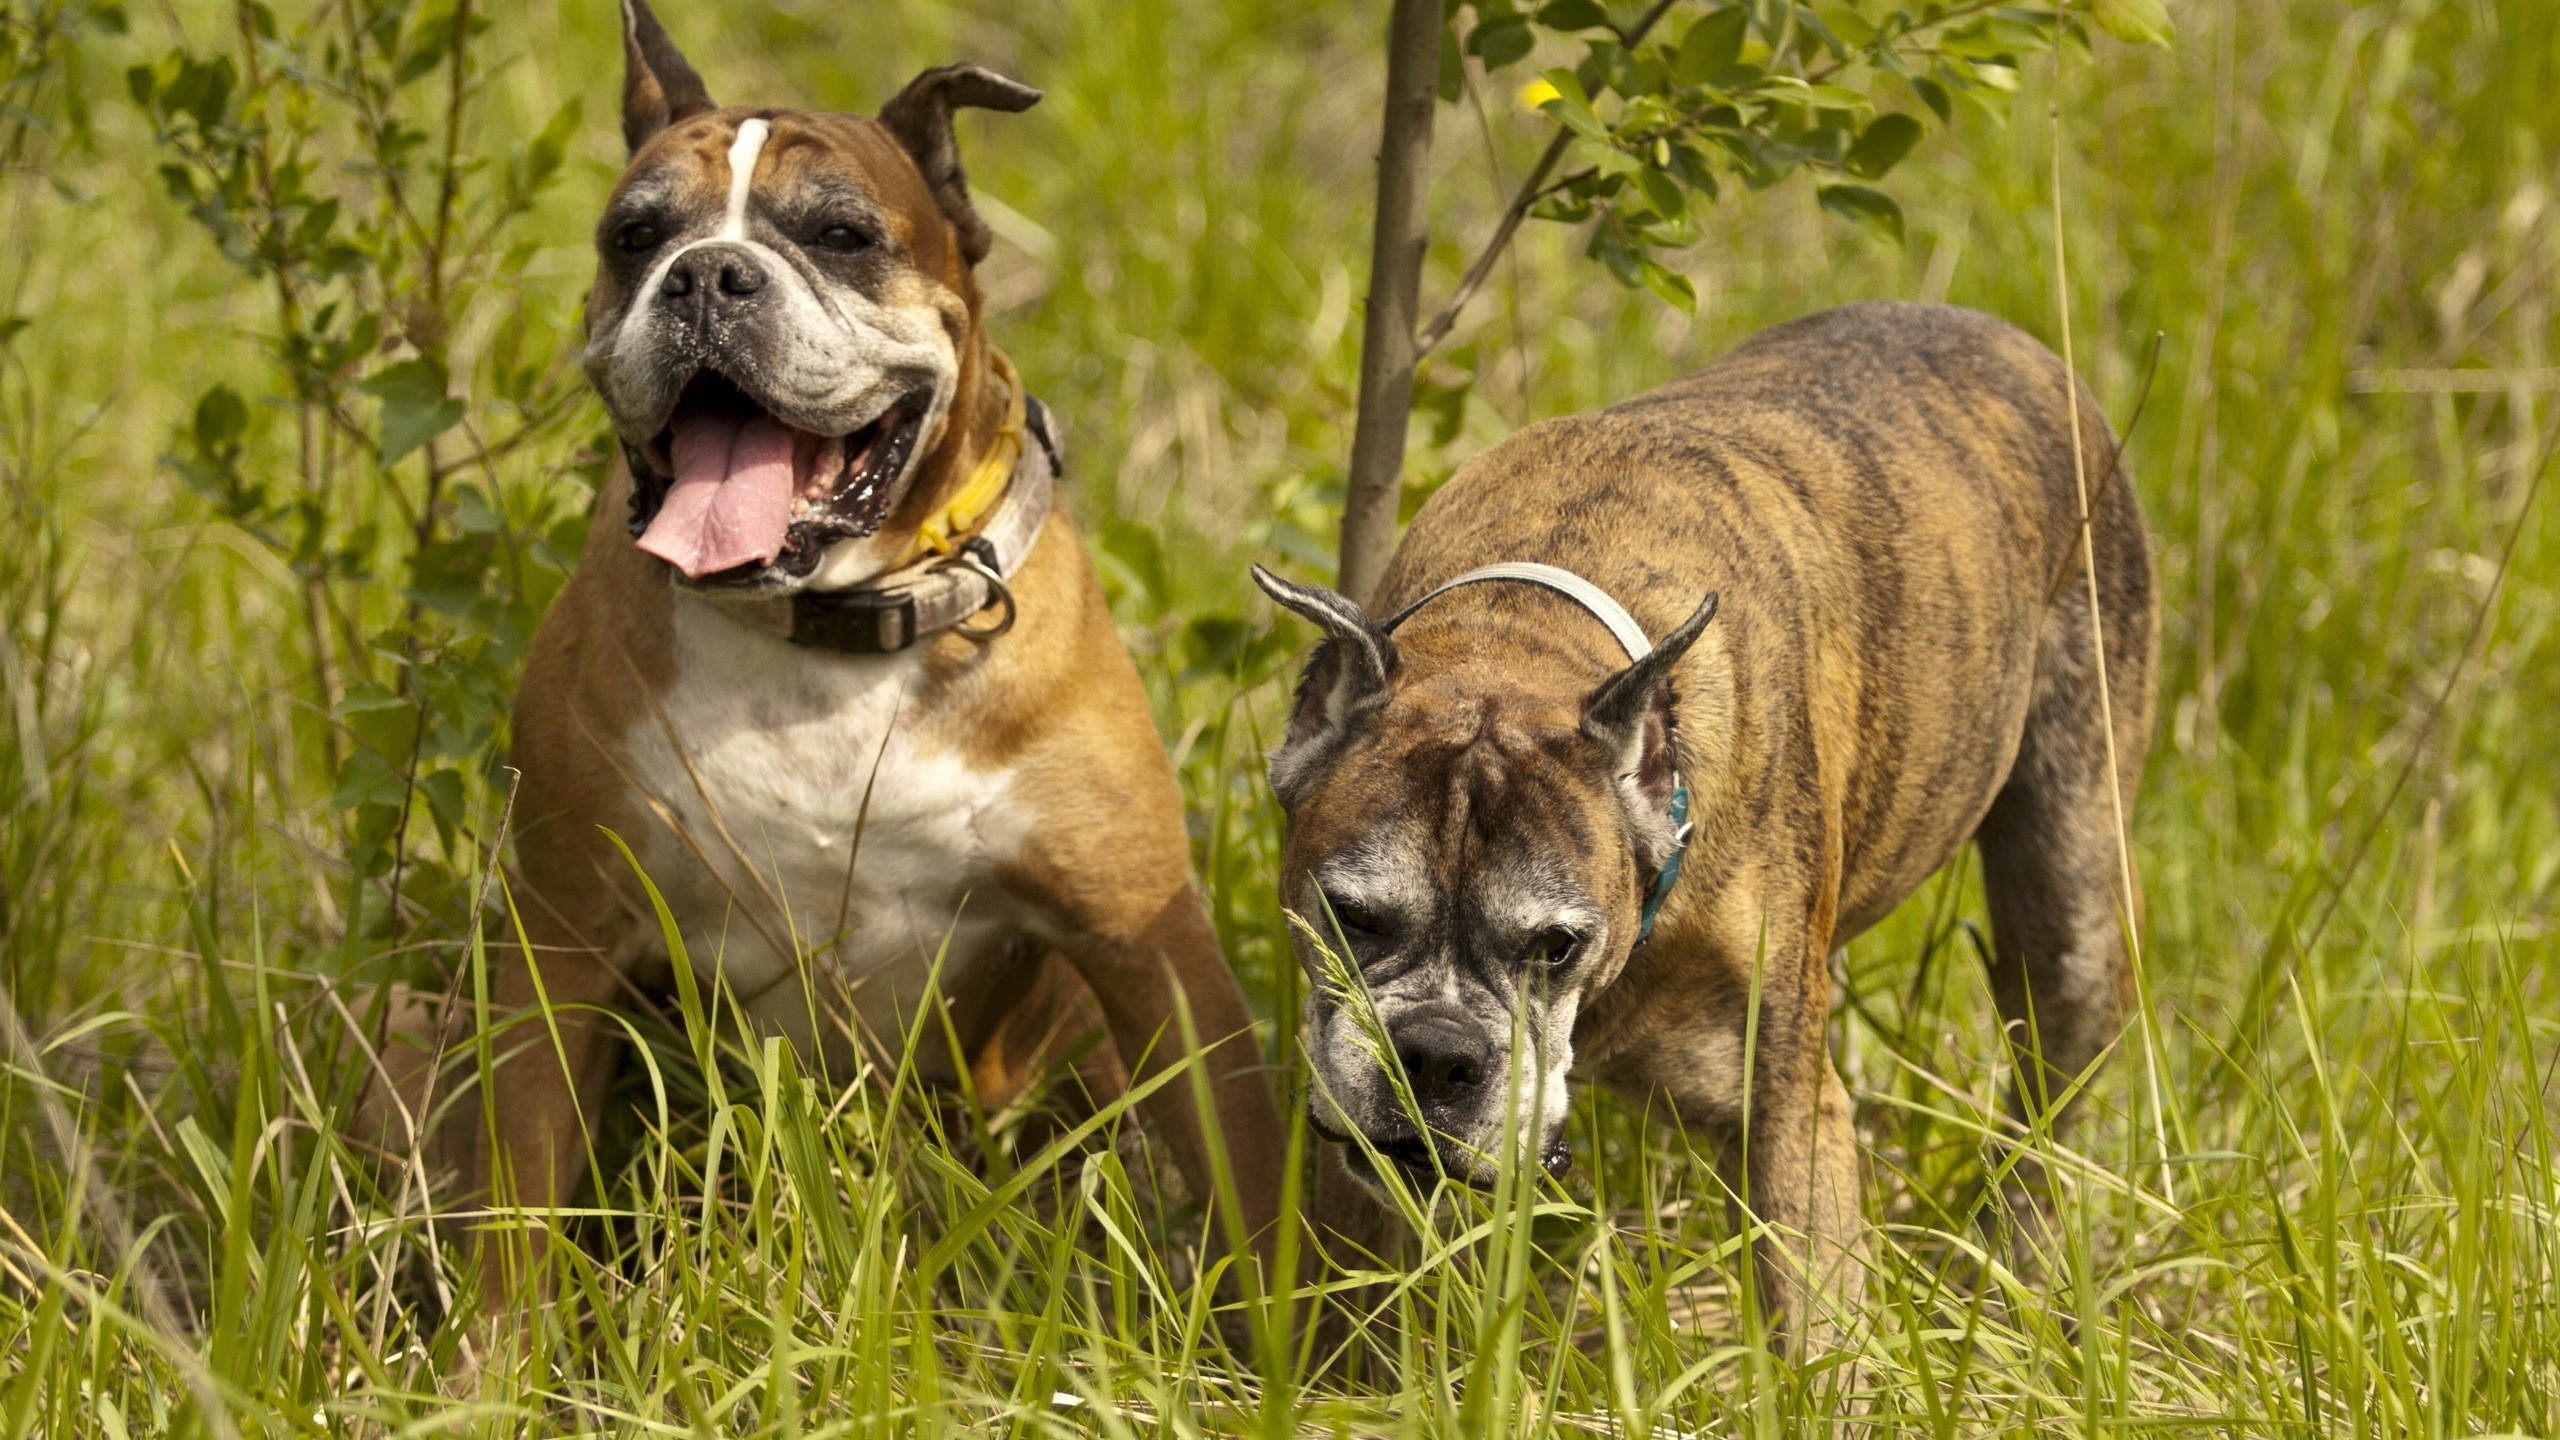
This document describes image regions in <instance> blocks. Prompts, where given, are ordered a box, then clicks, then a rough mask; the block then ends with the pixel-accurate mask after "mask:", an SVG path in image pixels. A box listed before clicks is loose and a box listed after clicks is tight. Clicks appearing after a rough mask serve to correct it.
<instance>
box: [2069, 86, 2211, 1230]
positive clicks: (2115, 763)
mask: <svg viewBox="0 0 2560 1440" xmlns="http://www.w3.org/2000/svg"><path fill="white" fill-rule="evenodd" d="M2053 82H2054V97H2055V98H2054V101H2053V103H2052V106H2051V107H2050V108H2049V109H2048V110H2047V111H2046V115H2047V117H2048V120H2049V122H2050V127H2051V131H2050V136H2049V145H2050V148H2051V150H2052V157H2051V158H2052V162H2053V184H2052V195H2051V198H2052V201H2053V287H2054V299H2055V302H2056V308H2057V309H2058V310H2059V312H2060V314H2061V319H2062V393H2063V398H2064V407H2065V409H2066V411H2067V412H2068V414H2069V416H2070V422H2071V478H2072V483H2073V485H2074V487H2075V488H2076V489H2077V490H2078V491H2079V499H2080V558H2081V562H2082V571H2081V573H2082V574H2084V575H2086V576H2087V577H2088V582H2089V649H2090V656H2091V659H2092V660H2093V661H2094V662H2095V664H2094V666H2093V668H2094V669H2095V670H2096V671H2097V677H2098V728H2099V733H2100V735H2101V736H2102V738H2103V739H2104V740H2105V741H2106V757H2107V775H2106V781H2107V807H2108V815H2109V818H2110V819H2112V820H2113V821H2114V831H2115V841H2116V868H2117V878H2118V880H2119V882H2120V883H2121V884H2122V885H2123V887H2124V888H2123V891H2122V893H2121V894H2120V895H2119V896H2118V897H2117V898H2118V900H2119V901H2120V902H2121V903H2122V904H2123V906H2124V916H2123V919H2124V945H2125V960H2126V964H2127V966H2128V968H2129V969H2130V970H2131V971H2132V973H2133V990H2134V1001H2135V1004H2136V1005H2137V1007H2138V1008H2139V1009H2140V1012H2141V1015H2140V1021H2141V1029H2142V1061H2143V1074H2144V1077H2145V1078H2146V1080H2147V1081H2148V1082H2149V1085H2150V1091H2151V1117H2152V1127H2153V1137H2152V1138H2153V1139H2154V1141H2155V1142H2156V1143H2157V1145H2158V1147H2159V1154H2160V1193H2161V1194H2162V1195H2163V1196H2166V1197H2168V1199H2169V1201H2170V1203H2172V1204H2175V1203H2176V1200H2177V1192H2176V1190H2175V1189H2174V1188H2173V1186H2174V1183H2175V1179H2176V1177H2175V1175H2174V1173H2173V1172H2172V1170H2171V1169H2170V1165H2169V1110H2168V1106H2167V1096H2166V1095H2165V1094H2164V1093H2163V1091H2162V1089H2161V1085H2160V1035H2159V1019H2158V1016H2157V1015H2156V1014H2155V1013H2154V1012H2153V1010H2152V1008H2151V982H2150V980H2149V979H2148V977H2146V976H2145V974H2144V967H2143V956H2142V892H2141V889H2140V887H2139V885H2138V883H2137V882H2136V881H2135V879H2134V874H2133V831H2132V827H2131V826H2130V825H2129V824H2128V823H2127V821H2126V817H2125V803H2124V802H2125V796H2124V779H2123V776H2124V771H2123V770H2122V769H2121V768H2120V767H2121V765H2122V763H2123V762H2122V759H2121V757H2120V756H2118V755H2117V753H2116V712H2115V697H2114V696H2113V694H2111V693H2110V690H2109V687H2108V684H2107V624H2106V612H2105V610H2104V609H2102V608H2101V607H2100V603H2099V594H2098V544H2097V528H2096V519H2095V515H2094V512H2093V511H2092V509H2091V506H2092V505H2093V503H2094V497H2093V496H2092V495H2091V493H2090V488H2089V461H2088V456H2087V453H2086V451H2085V449H2084V448H2083V445H2082V441H2081V436H2080V376H2079V372H2078V370H2077V369H2076V368H2075V366H2074V364H2073V359H2074V357H2073V355H2072V346H2071V251H2070V247H2069V245H2068V243H2067V241H2066V234H2065V232H2066V229H2067V227H2066V226H2065V224H2064V223H2063V211H2062V100H2061V92H2062V52H2061V50H2060V49H2058V48H2057V49H2056V50H2055V51H2054V56H2053ZM2144 384H2145V387H2146V388H2148V385H2149V382H2148V381H2145V382H2144ZM2118 450H2119V453H2120V452H2121V450H2122V445H2121V442H2119V445H2118ZM2036 1063H2037V1067H2038V1070H2039V1072H2041V1070H2042V1066H2043V1061H2042V1060H2041V1059H2039V1060H2038V1061H2037V1062H2036ZM2041 1078H2042V1076H2041V1073H2040V1074H2039V1079H2041Z"/></svg>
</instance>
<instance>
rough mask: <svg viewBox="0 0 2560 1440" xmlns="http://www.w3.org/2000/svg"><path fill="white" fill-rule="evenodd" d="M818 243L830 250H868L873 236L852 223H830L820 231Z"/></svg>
mask: <svg viewBox="0 0 2560 1440" xmlns="http://www.w3.org/2000/svg"><path fill="white" fill-rule="evenodd" d="M818 243H819V244H820V245H821V246H823V247H825V248H826V249H829V250H841V251H848V252H849V251H854V250H868V249H870V248H871V237H870V236H868V235H865V234H863V233H862V232H861V231H860V230H857V229H855V228H854V227H852V226H850V225H830V226H828V227H827V228H826V229H824V230H821V231H819V232H818Z"/></svg>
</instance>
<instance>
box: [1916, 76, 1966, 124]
mask: <svg viewBox="0 0 2560 1440" xmlns="http://www.w3.org/2000/svg"><path fill="white" fill-rule="evenodd" d="M1911 91H1912V93H1913V94H1915V95H1918V96H1919V97H1920V99H1921V101H1922V102H1923V103H1924V104H1926V105H1927V106H1928V107H1929V109H1930V111H1931V113H1933V114H1935V115H1936V116H1937V117H1938V120H1939V122H1940V123H1941V124H1943V123H1945V122H1946V121H1948V120H1951V119H1953V118H1955V113H1956V102H1955V97H1954V96H1952V95H1949V94H1948V93H1947V87H1946V86H1944V85H1942V84H1940V83H1938V82H1937V81H1935V80H1932V79H1930V78H1929V77H1928V76H1926V75H1922V76H1919V77H1917V78H1916V79H1914V80H1913V81H1912V82H1911Z"/></svg>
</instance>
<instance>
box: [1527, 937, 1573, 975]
mask: <svg viewBox="0 0 2560 1440" xmlns="http://www.w3.org/2000/svg"><path fill="white" fill-rule="evenodd" d="M1581 947H1582V937H1581V936H1579V935H1576V934H1574V933H1573V932H1572V931H1570V930H1564V929H1556V930H1549V931H1547V932H1545V933H1544V934H1541V935H1540V936H1539V937H1538V938H1537V939H1535V940H1532V941H1530V942H1529V949H1528V952H1527V953H1526V954H1525V955H1523V956H1522V957H1521V958H1522V960H1523V961H1524V962H1526V963H1527V964H1530V965H1533V966H1537V967H1540V968H1543V969H1548V970H1557V969H1562V968H1563V967H1564V966H1565V965H1566V964H1567V963H1569V962H1570V961H1571V960H1572V959H1573V957H1574V954H1575V952H1576V951H1578V950H1579V949H1581Z"/></svg>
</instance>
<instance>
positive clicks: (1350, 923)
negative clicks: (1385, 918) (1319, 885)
mask: <svg viewBox="0 0 2560 1440" xmlns="http://www.w3.org/2000/svg"><path fill="white" fill-rule="evenodd" d="M1322 893H1323V895H1324V904H1325V908H1326V909H1328V910H1330V911H1332V912H1333V923H1335V924H1337V925H1339V926H1341V927H1342V933H1343V935H1344V936H1345V937H1346V938H1349V939H1354V940H1362V939H1368V940H1374V939H1376V938H1378V937H1379V936H1381V935H1384V934H1385V933H1386V926H1385V925H1384V924H1382V923H1381V922H1380V921H1379V919H1378V917H1377V916H1376V915H1375V914H1374V913H1372V912H1371V911H1370V910H1369V908H1368V907H1367V906H1365V905H1362V904H1360V903H1359V902H1358V901H1355V900H1346V899H1344V898H1342V897H1341V896H1339V895H1336V894H1334V893H1333V892H1332V891H1329V890H1328V891H1324V892H1322Z"/></svg>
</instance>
